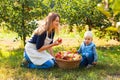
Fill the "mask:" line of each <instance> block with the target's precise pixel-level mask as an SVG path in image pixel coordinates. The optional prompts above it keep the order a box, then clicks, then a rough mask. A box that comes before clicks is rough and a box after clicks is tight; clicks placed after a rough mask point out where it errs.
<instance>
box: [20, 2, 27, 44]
mask: <svg viewBox="0 0 120 80" xmlns="http://www.w3.org/2000/svg"><path fill="white" fill-rule="evenodd" d="M24 7H25V6H24V3H22V25H21V28H22V32H23V33H22V40H23V44H24V46H25V40H26V34H25V23H24Z"/></svg>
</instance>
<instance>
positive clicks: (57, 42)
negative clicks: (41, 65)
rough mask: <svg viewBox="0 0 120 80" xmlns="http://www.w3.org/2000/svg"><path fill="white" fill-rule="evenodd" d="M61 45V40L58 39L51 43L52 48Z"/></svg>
mask: <svg viewBox="0 0 120 80" xmlns="http://www.w3.org/2000/svg"><path fill="white" fill-rule="evenodd" d="M61 43H62V39H61V38H58V39H57V40H55V41H54V42H53V44H54V46H56V45H59V44H61Z"/></svg>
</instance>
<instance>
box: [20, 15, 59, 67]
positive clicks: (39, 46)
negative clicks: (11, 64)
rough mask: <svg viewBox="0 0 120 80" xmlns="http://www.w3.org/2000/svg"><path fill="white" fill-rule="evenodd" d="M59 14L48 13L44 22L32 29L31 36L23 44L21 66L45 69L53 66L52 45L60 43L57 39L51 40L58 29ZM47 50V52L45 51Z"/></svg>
mask: <svg viewBox="0 0 120 80" xmlns="http://www.w3.org/2000/svg"><path fill="white" fill-rule="evenodd" d="M59 21H60V16H59V15H58V14H57V13H49V14H48V16H47V17H46V19H45V22H44V23H43V24H42V25H40V24H38V28H37V29H36V30H35V31H34V33H33V36H32V37H31V39H30V40H29V41H28V42H27V44H26V45H25V51H24V57H25V60H24V61H23V63H22V66H26V67H28V68H38V69H41V68H42V69H45V68H51V67H53V66H54V64H55V61H54V56H53V50H52V47H53V46H57V45H59V44H61V42H59V39H57V40H56V41H54V42H53V38H54V34H55V31H56V30H58V26H59ZM47 50H48V52H49V53H48V52H47Z"/></svg>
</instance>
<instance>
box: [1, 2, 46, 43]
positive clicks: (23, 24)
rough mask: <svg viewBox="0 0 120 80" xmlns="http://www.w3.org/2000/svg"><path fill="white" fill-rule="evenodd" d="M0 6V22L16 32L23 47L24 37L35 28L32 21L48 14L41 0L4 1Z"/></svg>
mask: <svg viewBox="0 0 120 80" xmlns="http://www.w3.org/2000/svg"><path fill="white" fill-rule="evenodd" d="M0 6H1V7H0V14H1V19H0V20H1V22H3V21H4V22H5V23H6V24H7V27H8V29H10V30H12V31H14V32H17V33H18V36H19V37H20V38H21V40H23V43H24V45H25V40H26V37H27V36H29V35H30V34H31V33H32V31H33V29H35V28H36V24H35V22H34V20H35V19H36V20H38V19H42V18H43V17H44V16H46V14H47V13H48V7H47V6H46V5H44V4H43V0H4V1H1V5H0ZM32 20H33V21H32ZM31 21H32V22H31ZM30 22H31V24H30Z"/></svg>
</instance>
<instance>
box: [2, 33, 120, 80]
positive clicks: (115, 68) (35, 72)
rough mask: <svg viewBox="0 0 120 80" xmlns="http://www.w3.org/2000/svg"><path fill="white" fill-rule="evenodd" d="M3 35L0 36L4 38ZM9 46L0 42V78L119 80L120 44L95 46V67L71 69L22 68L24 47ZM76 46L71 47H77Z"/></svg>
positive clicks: (26, 79)
mask: <svg viewBox="0 0 120 80" xmlns="http://www.w3.org/2000/svg"><path fill="white" fill-rule="evenodd" d="M5 35H6V34H3V35H1V36H0V37H3V39H4V36H5ZM10 35H12V34H9V36H10ZM12 37H14V36H11V37H7V38H8V40H9V39H11V38H12ZM5 39H6V38H5ZM15 44H16V43H15ZM9 46H10V45H9ZM9 46H5V44H0V80H120V69H119V68H120V46H111V47H97V52H98V64H97V65H96V66H95V67H92V68H90V69H86V68H78V69H73V70H62V69H60V68H58V67H54V68H50V69H28V68H22V67H20V64H21V61H22V59H23V51H24V49H23V48H19V47H18V48H13V49H9ZM78 46H79V45H78ZM78 46H77V47H76V46H73V47H75V48H77V49H78ZM11 47H12V46H11ZM16 47H17V46H16ZM63 48H64V49H65V50H68V49H70V48H71V47H69V46H68V47H66V46H64V47H63ZM63 48H62V47H61V46H58V47H55V48H54V52H57V51H60V50H63Z"/></svg>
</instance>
